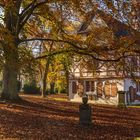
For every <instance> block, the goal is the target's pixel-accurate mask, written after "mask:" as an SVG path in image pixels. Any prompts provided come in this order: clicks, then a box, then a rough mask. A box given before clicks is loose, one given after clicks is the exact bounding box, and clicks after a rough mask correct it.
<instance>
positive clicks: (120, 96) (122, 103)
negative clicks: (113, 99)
mask: <svg viewBox="0 0 140 140" xmlns="http://www.w3.org/2000/svg"><path fill="white" fill-rule="evenodd" d="M118 107H126V105H125V91H118Z"/></svg>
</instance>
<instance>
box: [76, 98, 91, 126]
mask: <svg viewBox="0 0 140 140" xmlns="http://www.w3.org/2000/svg"><path fill="white" fill-rule="evenodd" d="M82 101H83V103H82V104H81V105H80V106H79V123H80V124H82V125H90V124H91V123H92V118H91V116H92V115H91V106H90V105H89V104H87V102H88V97H87V96H84V97H83V98H82Z"/></svg>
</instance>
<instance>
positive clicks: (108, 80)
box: [69, 57, 140, 104]
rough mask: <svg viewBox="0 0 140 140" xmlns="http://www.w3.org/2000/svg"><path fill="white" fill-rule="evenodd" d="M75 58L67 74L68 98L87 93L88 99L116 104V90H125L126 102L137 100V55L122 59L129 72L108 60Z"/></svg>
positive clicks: (139, 97) (76, 98)
mask: <svg viewBox="0 0 140 140" xmlns="http://www.w3.org/2000/svg"><path fill="white" fill-rule="evenodd" d="M74 60H75V61H74V62H73V66H72V69H71V73H70V77H69V98H70V100H72V101H79V99H81V97H82V95H84V94H87V95H88V96H89V99H90V101H91V102H92V101H93V102H97V103H98V102H99V103H100V102H101V103H107V104H118V93H117V91H126V93H125V104H140V82H139V80H140V72H138V71H139V68H138V66H137V65H139V61H138V60H139V59H138V57H130V58H129V59H127V60H125V61H127V64H129V66H127V70H128V69H129V68H130V70H131V72H130V71H124V70H123V69H122V68H118V67H117V65H118V64H115V63H111V62H107V63H105V62H95V61H93V60H89V59H87V58H84V57H82V58H79V59H74ZM94 69H95V70H94ZM132 71H133V73H132ZM132 75H133V76H134V75H135V76H134V77H133V78H132Z"/></svg>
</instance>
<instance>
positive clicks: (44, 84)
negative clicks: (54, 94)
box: [42, 58, 50, 97]
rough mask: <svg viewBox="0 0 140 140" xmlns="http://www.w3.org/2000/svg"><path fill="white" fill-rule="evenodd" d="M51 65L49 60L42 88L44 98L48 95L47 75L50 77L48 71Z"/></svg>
mask: <svg viewBox="0 0 140 140" xmlns="http://www.w3.org/2000/svg"><path fill="white" fill-rule="evenodd" d="M49 65H50V58H48V60H47V62H46V66H45V71H44V75H43V87H42V97H45V95H46V85H47V82H46V79H47V75H48V71H49Z"/></svg>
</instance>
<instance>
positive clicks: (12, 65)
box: [1, 45, 19, 100]
mask: <svg viewBox="0 0 140 140" xmlns="http://www.w3.org/2000/svg"><path fill="white" fill-rule="evenodd" d="M11 47H12V48H10V47H9V46H5V47H4V57H5V64H4V70H3V88H2V95H1V98H3V99H6V100H17V99H19V96H18V88H17V75H18V69H19V66H18V49H17V47H15V46H14V45H13V46H11Z"/></svg>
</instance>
